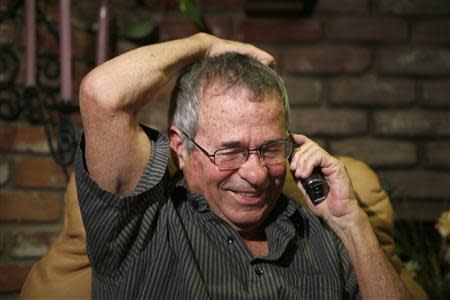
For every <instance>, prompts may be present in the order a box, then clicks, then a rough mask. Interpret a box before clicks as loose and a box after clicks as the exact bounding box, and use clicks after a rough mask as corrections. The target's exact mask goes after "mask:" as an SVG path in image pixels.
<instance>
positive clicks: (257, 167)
mask: <svg viewBox="0 0 450 300" xmlns="http://www.w3.org/2000/svg"><path fill="white" fill-rule="evenodd" d="M238 173H239V175H240V176H241V177H242V178H244V179H245V180H247V181H248V182H249V183H251V184H252V185H262V184H265V183H266V181H267V178H268V176H267V173H268V170H267V167H266V165H265V164H264V161H263V159H262V158H261V157H260V155H259V152H258V151H251V152H250V153H249V157H248V159H247V161H246V162H245V163H244V164H243V165H242V166H241V167H240V168H239V171H238Z"/></svg>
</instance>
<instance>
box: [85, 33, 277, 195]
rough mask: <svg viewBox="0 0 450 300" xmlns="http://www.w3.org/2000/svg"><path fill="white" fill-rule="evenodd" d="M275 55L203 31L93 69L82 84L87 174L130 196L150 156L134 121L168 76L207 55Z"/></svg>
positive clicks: (261, 57)
mask: <svg viewBox="0 0 450 300" xmlns="http://www.w3.org/2000/svg"><path fill="white" fill-rule="evenodd" d="M227 51H236V52H241V53H244V54H249V55H252V56H254V57H256V58H257V59H258V60H260V61H262V62H263V63H266V64H272V63H273V57H272V56H270V55H269V54H267V53H266V52H264V51H261V50H259V49H257V48H255V47H253V46H251V45H248V44H243V43H237V42H231V41H226V40H222V39H219V38H216V37H213V36H210V35H207V34H202V33H200V34H196V35H194V36H191V37H189V38H185V39H180V40H175V41H170V42H166V43H161V44H155V45H150V46H145V47H141V48H138V49H135V50H132V51H130V52H127V53H125V54H122V55H120V56H118V57H116V58H114V59H111V60H109V61H107V62H105V63H104V64H102V65H100V66H98V67H97V68H95V69H94V70H92V71H91V72H90V73H89V74H88V75H87V76H86V77H85V78H84V79H83V82H82V84H81V87H80V109H81V116H82V122H83V129H84V134H85V159H86V164H87V169H88V172H89V174H90V176H91V177H92V178H93V179H94V180H95V181H96V182H97V183H98V184H99V186H100V187H101V188H102V189H104V190H107V191H110V192H114V193H118V194H121V195H130V194H131V193H132V191H133V190H134V187H135V185H136V184H137V182H138V181H139V178H140V177H141V175H142V173H143V171H144V168H145V165H146V163H147V161H148V159H149V157H150V152H151V148H150V142H149V140H148V138H147V135H146V134H145V133H144V132H143V130H142V128H141V127H140V126H139V124H138V121H137V115H138V113H139V111H140V110H141V109H142V107H143V106H144V105H145V104H146V103H148V102H149V101H151V99H152V97H153V96H154V94H155V93H156V92H157V91H158V90H159V89H160V88H161V87H162V86H163V85H164V84H165V83H167V82H168V81H169V80H170V79H171V78H173V77H174V76H177V75H178V74H179V72H180V71H181V70H182V69H183V68H184V67H186V66H187V65H189V64H191V63H193V62H194V61H195V60H197V59H199V58H201V57H203V56H205V55H216V54H220V53H223V52H227Z"/></svg>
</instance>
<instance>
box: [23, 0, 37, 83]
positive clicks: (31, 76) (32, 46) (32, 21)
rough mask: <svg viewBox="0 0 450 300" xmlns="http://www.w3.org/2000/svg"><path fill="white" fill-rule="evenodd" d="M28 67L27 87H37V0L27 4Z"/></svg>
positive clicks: (26, 74) (31, 0)
mask: <svg viewBox="0 0 450 300" xmlns="http://www.w3.org/2000/svg"><path fill="white" fill-rule="evenodd" d="M25 10H26V11H25V17H26V20H25V28H26V46H25V47H26V66H25V85H26V86H35V85H36V7H35V0H26V2H25Z"/></svg>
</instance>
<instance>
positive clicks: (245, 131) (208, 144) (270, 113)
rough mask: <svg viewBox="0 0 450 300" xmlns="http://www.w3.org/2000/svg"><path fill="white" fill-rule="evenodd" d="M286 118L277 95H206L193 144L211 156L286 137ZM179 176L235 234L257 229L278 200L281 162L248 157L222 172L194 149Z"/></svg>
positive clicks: (237, 92) (241, 91)
mask: <svg viewBox="0 0 450 300" xmlns="http://www.w3.org/2000/svg"><path fill="white" fill-rule="evenodd" d="M284 130H285V118H284V109H283V105H282V103H281V101H279V99H278V98H276V96H275V94H270V95H266V96H264V97H263V98H262V99H257V100H254V99H253V96H252V94H251V93H249V92H248V91H246V90H245V89H242V88H236V89H232V90H231V91H226V92H225V93H223V92H222V94H220V93H219V92H215V90H214V88H210V89H209V90H208V91H206V92H205V94H204V98H203V100H202V102H201V104H200V113H199V130H198V133H197V136H196V137H195V141H196V142H197V143H198V144H200V145H201V146H202V147H204V148H205V149H206V150H207V151H208V152H209V153H213V152H214V151H215V150H217V149H220V148H224V147H226V146H230V145H232V146H242V147H247V148H250V149H254V148H258V147H260V146H261V145H263V144H265V143H268V142H271V141H275V140H280V139H283V138H284ZM183 173H184V176H185V178H186V181H187V184H188V186H189V188H190V189H191V191H193V192H197V193H201V194H203V195H204V196H205V198H206V200H207V202H208V205H209V208H210V209H211V210H212V211H214V212H215V213H216V214H217V215H218V216H219V217H220V218H222V219H224V220H225V221H227V222H228V223H229V224H231V225H232V226H233V227H234V228H235V229H236V230H237V231H240V232H251V231H255V230H257V229H258V228H259V226H260V225H261V224H262V222H263V221H264V220H265V219H266V217H267V216H268V215H269V213H270V212H271V210H272V209H273V207H274V206H275V204H276V202H277V199H278V198H279V196H280V193H281V189H282V186H283V183H284V179H285V164H284V163H281V164H279V165H271V166H268V165H265V164H264V163H263V162H262V161H261V160H260V158H259V156H258V154H255V153H252V154H251V155H250V156H249V158H248V160H247V162H246V163H244V164H243V165H242V166H241V167H240V168H239V169H236V170H231V171H220V170H219V169H218V168H217V166H216V165H214V164H213V163H212V161H211V160H210V158H208V157H207V156H206V155H205V154H204V153H202V152H201V151H200V150H199V149H197V148H196V147H194V148H193V150H192V152H191V153H190V154H187V156H186V158H185V159H184V160H183Z"/></svg>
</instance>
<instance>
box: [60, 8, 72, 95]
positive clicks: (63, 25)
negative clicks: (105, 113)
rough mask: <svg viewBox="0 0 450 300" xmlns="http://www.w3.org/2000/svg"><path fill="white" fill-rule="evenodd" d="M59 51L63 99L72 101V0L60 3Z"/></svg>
mask: <svg viewBox="0 0 450 300" xmlns="http://www.w3.org/2000/svg"><path fill="white" fill-rule="evenodd" d="M59 17H60V20H59V51H60V59H61V70H60V72H61V99H62V100H63V101H64V102H69V101H70V100H71V99H72V62H71V59H72V49H71V48H72V47H71V44H72V40H71V35H70V0H60V1H59Z"/></svg>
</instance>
